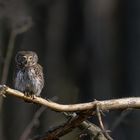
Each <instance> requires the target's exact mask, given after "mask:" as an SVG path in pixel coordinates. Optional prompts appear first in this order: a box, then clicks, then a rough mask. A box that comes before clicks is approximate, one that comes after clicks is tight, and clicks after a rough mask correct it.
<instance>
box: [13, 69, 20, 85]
mask: <svg viewBox="0 0 140 140" xmlns="http://www.w3.org/2000/svg"><path fill="white" fill-rule="evenodd" d="M18 71H19V68H18V67H17V66H16V67H15V70H14V74H13V87H15V80H16V76H17V73H18Z"/></svg>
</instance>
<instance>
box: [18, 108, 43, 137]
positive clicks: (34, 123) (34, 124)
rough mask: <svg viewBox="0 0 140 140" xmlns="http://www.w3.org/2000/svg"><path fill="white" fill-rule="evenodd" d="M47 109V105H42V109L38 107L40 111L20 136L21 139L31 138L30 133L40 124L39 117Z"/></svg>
mask: <svg viewBox="0 0 140 140" xmlns="http://www.w3.org/2000/svg"><path fill="white" fill-rule="evenodd" d="M45 110H46V107H44V106H42V107H40V109H38V111H37V112H36V113H35V115H34V117H33V119H32V121H31V122H30V123H29V124H28V126H27V127H26V128H25V130H24V132H23V134H22V135H21V137H20V140H27V139H28V138H29V136H30V134H31V133H32V132H33V129H34V128H35V127H37V126H38V124H39V118H40V116H41V115H42V113H43V112H44V111H45Z"/></svg>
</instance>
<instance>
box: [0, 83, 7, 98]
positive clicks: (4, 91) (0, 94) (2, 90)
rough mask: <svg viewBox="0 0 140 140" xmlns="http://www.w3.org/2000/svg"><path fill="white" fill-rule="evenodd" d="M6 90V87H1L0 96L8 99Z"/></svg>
mask: <svg viewBox="0 0 140 140" xmlns="http://www.w3.org/2000/svg"><path fill="white" fill-rule="evenodd" d="M6 89H7V86H6V85H0V96H3V97H6V95H5V93H6Z"/></svg>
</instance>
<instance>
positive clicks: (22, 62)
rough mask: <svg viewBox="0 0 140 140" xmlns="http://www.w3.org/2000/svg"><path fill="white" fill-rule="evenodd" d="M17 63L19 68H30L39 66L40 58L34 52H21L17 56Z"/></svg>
mask: <svg viewBox="0 0 140 140" xmlns="http://www.w3.org/2000/svg"><path fill="white" fill-rule="evenodd" d="M15 62H16V64H17V65H18V66H21V67H30V66H33V65H36V64H37V62H38V56H37V54H36V53H35V52H33V51H19V52H18V53H17V54H16V57H15Z"/></svg>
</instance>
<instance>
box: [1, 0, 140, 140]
mask: <svg viewBox="0 0 140 140" xmlns="http://www.w3.org/2000/svg"><path fill="white" fill-rule="evenodd" d="M20 50H32V51H35V52H36V53H37V54H38V56H39V63H40V64H41V65H42V66H43V68H44V76H45V87H44V89H43V92H42V97H44V98H49V99H51V98H54V97H57V102H59V103H64V104H70V103H79V102H88V101H92V100H94V99H97V100H104V99H112V98H120V97H128V96H139V95H140V1H138V0H133V1H132V0H123V1H122V0H0V80H1V81H0V83H1V84H7V85H8V86H10V87H13V84H12V82H13V73H14V68H15V63H14V57H15V54H16V53H17V51H20ZM7 57H8V58H7ZM6 60H7V61H6ZM7 62H8V63H7ZM6 64H7V66H6V67H5V65H6ZM4 67H5V69H4ZM6 72H8V75H7V76H6ZM38 108H39V106H37V105H34V104H27V103H25V102H24V101H21V100H18V99H16V98H15V97H9V96H8V97H7V98H5V99H3V98H1V99H0V139H1V140H19V139H20V137H21V135H22V134H23V132H24V130H25V128H26V126H27V125H28V124H29V123H30V122H31V120H32V118H33V116H34V113H35V112H36V111H37V109H38ZM105 114H106V116H104V117H103V118H104V123H105V126H106V129H109V130H111V131H112V132H111V136H112V137H113V138H114V139H115V140H137V139H139V137H140V133H139V130H140V125H139V124H140V111H139V110H132V111H129V110H126V111H123V112H122V111H112V112H109V113H108V112H107V113H106V112H105ZM91 121H92V122H96V118H95V117H93V119H92V120H91ZM62 122H64V116H63V115H62V114H61V113H56V112H53V111H50V110H49V109H47V110H46V111H45V112H44V113H43V114H42V115H41V117H40V124H39V126H38V128H36V129H35V131H34V132H33V133H32V134H31V136H30V137H32V136H35V135H38V134H42V133H43V132H45V131H46V130H48V129H50V128H51V127H53V126H56V125H58V124H61V123H62ZM96 124H98V122H96ZM79 134H80V132H79V131H78V130H75V131H74V132H72V133H70V134H68V135H67V136H65V137H63V138H62V139H63V140H71V139H74V140H77V139H78V138H79ZM83 139H86V140H87V139H88V138H83Z"/></svg>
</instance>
